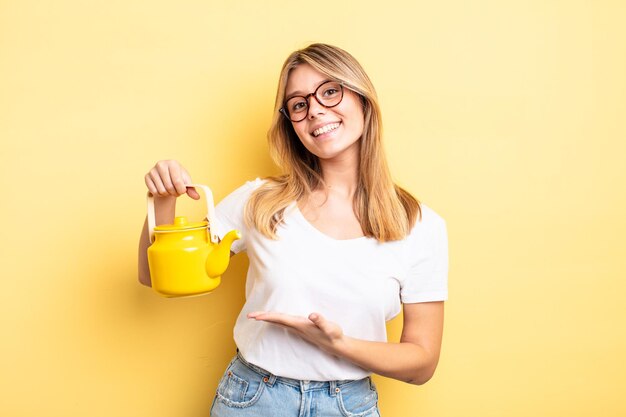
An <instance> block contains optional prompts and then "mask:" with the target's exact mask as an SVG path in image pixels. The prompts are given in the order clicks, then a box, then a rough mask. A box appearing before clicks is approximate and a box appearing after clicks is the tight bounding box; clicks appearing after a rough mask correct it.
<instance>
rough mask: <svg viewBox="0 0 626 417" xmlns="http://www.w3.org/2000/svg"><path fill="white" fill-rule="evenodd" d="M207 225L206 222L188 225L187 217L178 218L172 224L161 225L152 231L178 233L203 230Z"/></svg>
mask: <svg viewBox="0 0 626 417" xmlns="http://www.w3.org/2000/svg"><path fill="white" fill-rule="evenodd" d="M208 225H209V222H207V221H202V222H194V223H189V222H188V221H187V217H185V216H180V217H176V218H174V224H162V225H160V226H156V227H155V228H154V231H155V232H180V231H183V230H190V229H199V228H205V227H207V226H208Z"/></svg>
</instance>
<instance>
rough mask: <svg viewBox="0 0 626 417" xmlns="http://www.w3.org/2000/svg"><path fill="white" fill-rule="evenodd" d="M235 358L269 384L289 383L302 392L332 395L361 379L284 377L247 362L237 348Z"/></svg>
mask: <svg viewBox="0 0 626 417" xmlns="http://www.w3.org/2000/svg"><path fill="white" fill-rule="evenodd" d="M237 359H239V360H240V361H241V363H242V364H243V365H245V366H246V367H248V368H249V369H250V370H252V371H254V372H256V373H258V374H259V375H261V376H262V377H264V378H266V379H264V381H265V382H266V383H268V384H269V385H274V383H275V382H280V383H283V384H287V385H291V386H293V387H296V388H300V390H301V391H302V392H305V391H314V390H328V391H329V392H330V394H331V395H332V396H334V395H335V394H336V393H337V392H338V391H337V390H340V389H341V387H342V386H345V385H348V384H352V383H354V382H358V381H361V380H360V379H344V380H337V381H308V380H300V379H293V378H286V377H283V376H276V375H274V374H272V373H271V372H269V371H266V370H265V369H263V368H261V367H258V366H256V365H254V364H251V363H249V362H248V361H246V360H245V359H244V358H243V356H242V355H241V353H240V352H239V350H237ZM364 379H370V377H365V378H364Z"/></svg>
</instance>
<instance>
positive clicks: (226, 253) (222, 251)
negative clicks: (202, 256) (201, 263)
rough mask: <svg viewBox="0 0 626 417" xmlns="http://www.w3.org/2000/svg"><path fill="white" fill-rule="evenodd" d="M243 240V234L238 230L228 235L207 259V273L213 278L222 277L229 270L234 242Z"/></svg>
mask: <svg viewBox="0 0 626 417" xmlns="http://www.w3.org/2000/svg"><path fill="white" fill-rule="evenodd" d="M237 239H241V233H239V231H238V230H231V231H230V232H228V233H226V236H224V239H222V241H221V242H220V243H219V244H217V245H216V246H215V249H213V250H212V251H211V252H210V253H209V255H208V256H207V258H206V264H205V267H206V273H207V275H208V276H209V277H211V278H217V277H219V276H221V275H222V274H223V273H224V272H225V271H226V268H228V264H229V263H230V248H231V246H232V244H233V242H234V241H235V240H237Z"/></svg>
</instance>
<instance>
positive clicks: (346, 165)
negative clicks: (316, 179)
mask: <svg viewBox="0 0 626 417" xmlns="http://www.w3.org/2000/svg"><path fill="white" fill-rule="evenodd" d="M357 157H358V156H357V155H354V156H352V157H346V158H341V159H332V160H320V165H321V168H322V176H323V177H324V182H325V183H326V189H327V191H328V192H331V193H332V194H339V195H341V196H343V197H346V198H352V196H354V192H355V191H356V187H357V182H358V178H357V174H358V158H357Z"/></svg>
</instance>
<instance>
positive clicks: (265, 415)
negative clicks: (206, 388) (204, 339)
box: [211, 353, 380, 417]
mask: <svg viewBox="0 0 626 417" xmlns="http://www.w3.org/2000/svg"><path fill="white" fill-rule="evenodd" d="M244 416H246V417H248V416H255V417H335V416H336V417H380V412H379V410H378V393H377V392H376V387H375V386H374V384H373V383H372V380H371V378H370V377H367V378H363V379H358V380H346V381H299V380H297V379H291V378H283V377H279V376H275V375H272V374H271V373H269V372H267V371H266V370H264V369H261V368H259V367H258V366H255V365H252V364H250V363H248V362H246V360H245V359H244V358H243V357H242V356H241V355H240V354H239V353H237V356H235V357H234V358H233V360H232V361H231V362H230V364H229V365H228V368H226V372H225V373H224V376H222V379H221V380H220V382H219V385H218V387H217V392H216V393H215V399H214V400H213V405H212V406H211V417H244Z"/></svg>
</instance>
